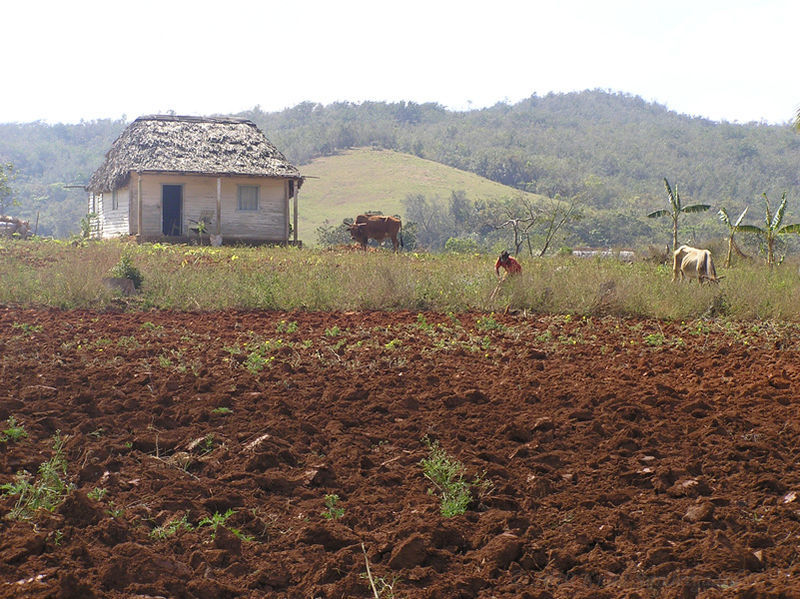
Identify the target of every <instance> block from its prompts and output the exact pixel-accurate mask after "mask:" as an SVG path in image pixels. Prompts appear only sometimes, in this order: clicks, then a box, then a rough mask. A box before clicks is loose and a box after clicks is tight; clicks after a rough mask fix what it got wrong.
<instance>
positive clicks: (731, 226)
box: [719, 206, 749, 268]
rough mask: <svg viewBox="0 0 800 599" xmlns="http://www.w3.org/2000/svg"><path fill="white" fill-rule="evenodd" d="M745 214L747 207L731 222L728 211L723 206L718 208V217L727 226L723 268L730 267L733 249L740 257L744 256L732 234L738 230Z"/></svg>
mask: <svg viewBox="0 0 800 599" xmlns="http://www.w3.org/2000/svg"><path fill="white" fill-rule="evenodd" d="M748 208H749V206H748ZM745 214H747V208H745V209H744V210H743V211H742V213H741V214H740V215H739V218H737V219H736V222H735V223H732V222H731V219H730V217H729V216H728V211H727V210H725V208H724V207H723V208H720V209H719V219H720V220H721V221H722V222H723V223H725V224H726V225H727V226H728V254H727V256H725V268H730V267H731V254H732V253H733V250H736V253H737V254H738V255H739V256H741V257H742V258H745V257H746V256H745V255H744V253H743V252H742V250H740V249H739V246H738V245H736V242H735V241H734V240H733V236H734V234H735V233H736V231H738V230H739V229H738V227H739V225H740V224H742V219H743V218H744V215H745Z"/></svg>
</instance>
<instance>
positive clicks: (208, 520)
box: [196, 509, 253, 541]
mask: <svg viewBox="0 0 800 599" xmlns="http://www.w3.org/2000/svg"><path fill="white" fill-rule="evenodd" d="M234 513H235V511H234V510H233V509H228V510H226V511H225V513H224V514H221V513H219V512H214V514H213V515H211V516H206V517H205V518H203V519H201V520H200V521H199V522H198V523H197V527H196V528H197V529H200V528H203V527H204V526H208V527H210V528H211V538H212V539H214V538H215V537H216V535H217V529H219V528H220V527H224V528H227V529H228V530H229V531H231V533H233V534H234V535H235V536H236V537H238V538H240V539H241V540H243V541H252V540H253V537H252V536H250V535H246V534H244V533H243V532H242V531H241V530H239V529H238V528H233V527H231V526H228V524H227V522H228V520H229V519H230V517H231V516H233V515H234Z"/></svg>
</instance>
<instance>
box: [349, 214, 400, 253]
mask: <svg viewBox="0 0 800 599" xmlns="http://www.w3.org/2000/svg"><path fill="white" fill-rule="evenodd" d="M349 228H350V236H351V237H352V238H353V239H355V240H356V241H357V242H358V243H360V244H361V247H362V248H363V249H364V251H366V249H367V242H368V241H369V240H370V239H374V240H375V241H377V242H378V243H380V242H381V241H383V240H384V239H386V238H387V237H388V238H390V239H391V240H392V246H393V247H394V251H395V252H396V251H397V247H398V245H399V246H400V247H403V235H402V234H401V233H400V229H401V228H402V223H401V222H400V219H399V218H397V217H396V216H379V215H374V214H372V215H369V214H359V215H358V216H357V217H356V222H354V223H353V224H352V225H350V227H349ZM398 237H399V241H398Z"/></svg>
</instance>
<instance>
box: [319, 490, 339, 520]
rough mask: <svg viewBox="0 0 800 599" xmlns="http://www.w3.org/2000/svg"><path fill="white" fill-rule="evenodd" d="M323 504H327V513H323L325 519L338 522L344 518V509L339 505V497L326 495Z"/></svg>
mask: <svg viewBox="0 0 800 599" xmlns="http://www.w3.org/2000/svg"><path fill="white" fill-rule="evenodd" d="M323 503H324V504H325V511H323V512H322V515H323V517H325V518H327V519H328V520H336V519H337V518H341V517H342V516H344V508H343V507H341V506H340V505H339V496H338V495H336V494H332V495H325V499H324V500H323Z"/></svg>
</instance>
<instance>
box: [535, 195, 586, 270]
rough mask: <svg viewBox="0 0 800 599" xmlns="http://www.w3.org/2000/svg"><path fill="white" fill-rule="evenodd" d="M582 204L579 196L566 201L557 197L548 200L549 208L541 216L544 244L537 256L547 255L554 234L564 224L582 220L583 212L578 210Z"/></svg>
mask: <svg viewBox="0 0 800 599" xmlns="http://www.w3.org/2000/svg"><path fill="white" fill-rule="evenodd" d="M582 202H583V198H582V197H581V195H580V194H577V195H574V196H572V197H571V198H570V199H569V200H568V201H563V200H561V199H559V198H558V196H556V197H555V198H554V199H551V200H550V206H549V208H546V209H545V210H544V211H543V214H542V217H543V220H544V244H543V245H542V250H541V251H540V252H539V256H544V255H545V254H546V253H547V250H548V248H549V247H550V244H551V243H552V242H553V239H554V238H555V236H556V234H557V233H558V231H559V230H560V229H561V228H562V227H563V226H564V225H565V224H567V223H568V222H572V221H578V220H581V219H582V218H583V211H582V210H581V209H580V206H581V204H582Z"/></svg>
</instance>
